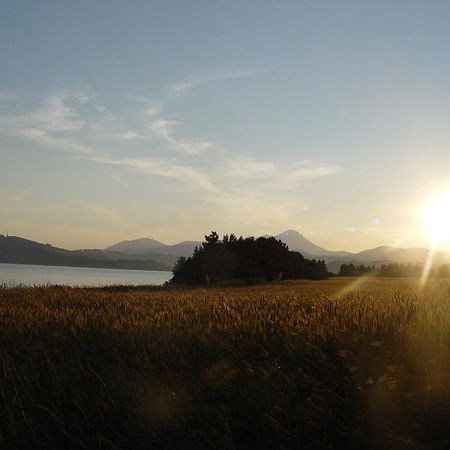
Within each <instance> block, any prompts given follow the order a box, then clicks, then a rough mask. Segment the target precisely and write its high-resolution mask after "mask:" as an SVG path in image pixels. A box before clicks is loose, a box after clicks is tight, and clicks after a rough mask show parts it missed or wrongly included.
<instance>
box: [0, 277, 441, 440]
mask: <svg viewBox="0 0 450 450" xmlns="http://www.w3.org/2000/svg"><path fill="white" fill-rule="evenodd" d="M361 281H362V280H356V279H348V278H345V279H342V278H341V279H338V278H334V279H330V280H327V281H316V282H311V281H309V282H307V281H305V282H292V283H288V282H286V283H282V284H276V285H266V286H254V287H247V288H224V289H213V288H210V289H185V290H149V289H144V288H140V289H129V290H126V289H124V290H114V289H108V290H101V289H73V288H59V287H42V288H21V287H16V288H6V287H5V288H0V448H5V449H28V448H35V449H37V448H42V449H63V448H64V449H71V448H73V449H75V448H99V449H149V448H157V449H182V448H186V449H209V448H211V449H213V448H214V449H269V448H270V449H272V448H277V449H335V448H349V449H365V448H367V449H372V448H373V449H380V448H386V449H406V448H408V449H436V448H450V336H449V333H450V286H449V284H448V282H446V281H434V282H431V283H430V284H429V285H428V286H427V287H426V288H424V289H423V290H421V289H419V287H418V285H417V280H415V279H414V280H413V279H380V278H376V279H369V280H366V281H364V282H361ZM349 285H352V286H353V287H352V286H349Z"/></svg>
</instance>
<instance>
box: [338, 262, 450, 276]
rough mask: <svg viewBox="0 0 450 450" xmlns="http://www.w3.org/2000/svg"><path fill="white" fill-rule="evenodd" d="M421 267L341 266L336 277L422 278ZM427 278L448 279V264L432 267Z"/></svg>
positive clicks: (387, 265) (398, 265) (396, 265)
mask: <svg viewBox="0 0 450 450" xmlns="http://www.w3.org/2000/svg"><path fill="white" fill-rule="evenodd" d="M422 272H423V266H420V265H412V264H397V263H392V264H382V265H381V266H379V267H376V266H365V265H364V264H359V265H355V264H342V265H341V268H340V270H339V273H338V276H341V277H358V276H361V275H365V274H367V273H370V274H372V275H375V276H379V277H420V276H422ZM429 276H430V277H432V278H449V277H450V264H445V265H443V266H441V267H433V268H432V269H431V270H430V273H429Z"/></svg>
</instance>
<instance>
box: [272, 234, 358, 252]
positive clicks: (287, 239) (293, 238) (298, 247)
mask: <svg viewBox="0 0 450 450" xmlns="http://www.w3.org/2000/svg"><path fill="white" fill-rule="evenodd" d="M275 237H276V238H277V239H279V240H280V241H281V242H284V243H285V244H286V245H287V246H288V247H289V250H294V251H297V252H300V253H305V255H306V256H314V257H320V256H336V257H341V256H350V255H351V253H349V252H345V251H332V250H326V249H324V248H323V247H319V246H318V245H316V244H314V243H313V242H311V241H309V240H308V239H306V238H305V237H304V236H302V235H301V234H300V233H299V232H298V231H295V230H287V231H283V233H280V234H277V235H276V236H275Z"/></svg>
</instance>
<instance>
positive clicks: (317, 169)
mask: <svg viewBox="0 0 450 450" xmlns="http://www.w3.org/2000/svg"><path fill="white" fill-rule="evenodd" d="M341 171H342V168H341V167H339V166H335V165H325V164H323V163H320V162H314V161H305V162H300V163H299V164H297V168H295V169H294V170H292V171H291V172H288V173H287V174H286V178H285V180H286V182H287V183H289V184H296V183H302V182H304V181H306V180H311V179H313V178H321V177H326V176H328V175H334V174H337V173H339V172H341Z"/></svg>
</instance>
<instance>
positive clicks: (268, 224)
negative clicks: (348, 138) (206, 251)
mask: <svg viewBox="0 0 450 450" xmlns="http://www.w3.org/2000/svg"><path fill="white" fill-rule="evenodd" d="M266 70H269V69H253V70H248V71H240V72H233V73H228V74H216V75H211V76H205V77H201V78H198V79H194V80H191V81H190V82H188V83H180V84H179V85H173V86H171V87H170V92H172V93H179V94H181V93H186V92H188V91H189V90H191V89H193V88H194V87H195V86H197V85H199V84H201V83H206V82H212V81H216V80H222V79H231V78H240V77H246V76H251V75H254V74H257V73H260V72H264V71H266ZM172 103H173V102H172ZM170 104H171V102H167V103H164V101H163V100H160V99H159V100H154V101H153V100H151V99H148V98H147V97H145V96H143V97H142V98H141V100H136V101H134V102H131V103H129V104H127V108H126V110H124V111H117V108H116V110H114V108H111V107H110V106H106V105H104V104H102V102H101V101H99V99H98V98H96V96H95V95H94V94H93V92H92V91H91V90H89V89H87V90H86V92H85V91H83V90H82V89H74V90H72V91H71V90H59V91H56V92H55V93H52V94H51V95H49V96H47V97H46V98H44V99H43V101H42V103H41V104H40V105H39V106H38V107H36V108H35V109H33V110H28V111H27V110H25V111H24V112H22V113H20V114H19V113H17V112H16V108H15V109H13V111H14V113H13V114H10V115H0V132H1V133H7V134H9V135H10V136H14V137H16V138H21V139H27V140H28V141H31V142H34V143H36V144H38V145H39V146H41V147H45V148H47V149H51V150H53V151H59V152H63V153H64V154H66V155H67V156H72V157H76V158H80V159H83V160H85V161H91V162H92V163H95V164H98V165H103V166H105V167H106V166H108V167H110V168H117V171H118V172H119V173H120V177H117V176H115V175H114V174H111V175H110V179H114V180H115V182H116V183H120V184H121V185H123V186H128V185H132V184H133V177H132V176H130V173H132V172H139V173H142V174H147V175H148V176H149V177H152V178H154V179H155V182H154V183H155V184H154V185H153V186H160V185H162V184H164V185H165V186H170V189H174V190H176V189H179V192H180V193H181V194H184V193H185V191H186V190H187V189H189V190H192V191H195V199H196V200H198V201H201V202H204V203H205V204H207V205H208V207H209V210H208V214H210V215H211V218H212V219H213V218H215V219H214V220H220V221H221V222H222V223H230V226H231V224H232V223H233V222H234V223H236V222H243V221H247V222H249V223H251V224H252V226H255V224H259V226H260V227H261V228H265V229H266V230H267V229H276V228H282V225H283V224H286V223H293V221H294V220H295V218H296V217H297V216H298V214H300V213H301V212H303V211H305V210H306V209H307V208H308V202H307V201H306V200H305V199H304V198H303V197H302V196H301V195H299V193H301V190H302V184H303V183H306V182H308V181H310V180H313V179H318V178H323V177H327V176H331V175H334V174H338V173H339V172H341V170H342V169H341V167H340V166H338V165H336V164H327V163H325V162H323V161H314V160H303V159H297V160H292V159H290V160H286V159H283V158H282V157H280V156H279V155H280V154H282V153H279V154H278V156H272V157H268V156H266V157H264V158H262V157H259V156H258V155H257V154H254V153H253V154H251V153H242V152H236V151H233V149H229V148H228V149H227V148H226V146H225V145H224V144H222V143H217V142H212V141H210V140H206V139H203V138H202V137H201V136H200V137H199V136H194V137H191V136H186V135H185V134H184V135H183V133H182V132H180V130H182V129H183V127H182V125H183V124H182V122H180V121H178V120H174V117H175V118H178V115H177V114H176V113H174V112H173V110H171V109H170V108H173V105H172V106H171V107H169V106H170ZM171 113H172V114H171ZM199 134H200V135H201V133H199ZM168 150H173V151H170V152H168ZM110 172H113V170H110ZM163 179H166V181H165V182H164V181H163ZM161 181H163V183H160V182H161ZM172 182H173V183H172ZM157 183H160V184H157ZM86 208H87V209H89V205H87V206H86ZM98 213H99V214H100V213H102V212H101V211H98ZM103 213H104V214H103V215H104V216H105V217H106V216H107V215H108V214H110V213H109V212H108V211H104V212H103ZM112 219H113V215H112V216H111V220H112ZM212 219H211V220H212ZM261 231H262V230H261Z"/></svg>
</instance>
